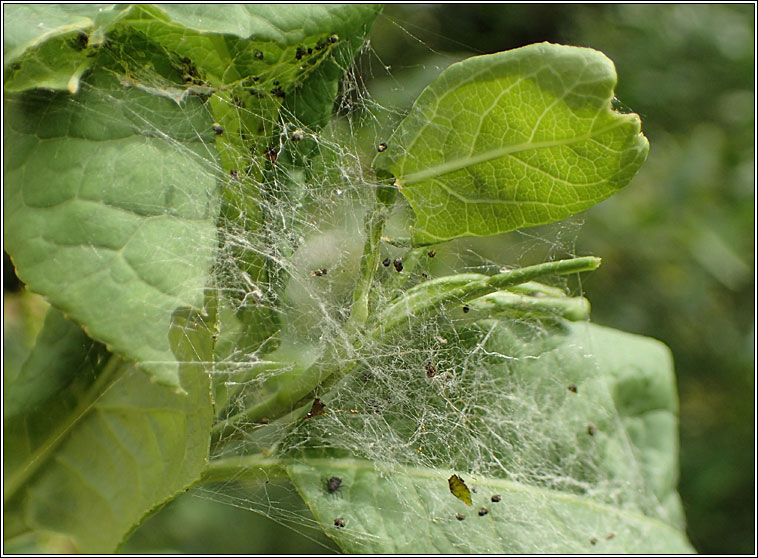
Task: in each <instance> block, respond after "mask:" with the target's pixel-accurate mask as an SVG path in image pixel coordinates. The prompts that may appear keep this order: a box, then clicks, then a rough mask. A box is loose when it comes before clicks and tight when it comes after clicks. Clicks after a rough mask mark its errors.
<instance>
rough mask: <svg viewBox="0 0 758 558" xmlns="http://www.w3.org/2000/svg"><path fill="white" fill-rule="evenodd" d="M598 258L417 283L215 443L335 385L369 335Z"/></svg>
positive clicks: (594, 263)
mask: <svg viewBox="0 0 758 558" xmlns="http://www.w3.org/2000/svg"><path fill="white" fill-rule="evenodd" d="M600 261H601V260H600V258H595V257H591V256H588V257H583V258H575V259H572V260H559V261H555V262H547V263H544V264H539V265H533V266H530V267H524V268H521V269H514V270H512V271H508V272H505V273H501V274H499V275H494V276H487V275H482V274H479V273H466V274H460V275H451V276H448V277H441V278H439V279H433V280H431V281H427V282H425V283H421V284H419V285H416V286H415V287H413V288H412V289H409V290H408V292H407V293H406V294H405V296H403V297H402V298H401V299H400V300H398V301H397V302H395V303H394V304H392V305H391V306H389V307H388V308H387V309H385V310H384V311H382V312H381V313H379V314H378V315H377V316H376V317H375V318H373V319H372V323H376V324H378V325H376V326H375V327H374V328H373V329H371V330H369V331H368V332H367V333H365V334H361V333H359V332H355V333H354V334H353V335H352V336H351V338H352V339H351V342H350V343H346V344H340V345H337V346H333V347H332V348H331V349H332V350H331V352H330V354H328V355H325V357H323V358H322V360H320V361H319V362H317V363H316V364H314V365H313V366H311V367H309V368H308V369H306V370H304V371H303V372H302V373H300V374H293V375H290V376H289V377H288V378H287V379H286V380H284V381H283V382H282V384H281V385H280V386H279V388H278V389H277V391H276V392H275V393H274V394H273V395H272V396H271V397H269V398H268V399H266V400H264V401H261V402H260V403H258V404H257V405H254V406H253V407H250V408H248V409H246V410H245V411H243V412H242V413H239V414H237V415H235V416H233V417H230V418H229V419H227V420H226V421H224V422H220V423H218V424H216V425H215V426H214V427H213V430H212V440H213V442H214V443H216V442H218V441H219V440H220V439H222V438H223V437H225V436H230V435H233V434H235V433H237V432H239V431H240V429H239V427H238V426H237V425H238V424H239V423H240V422H260V421H261V419H263V418H264V417H265V418H267V419H268V420H272V419H275V418H278V417H280V416H282V415H284V414H286V413H289V412H291V411H292V410H293V409H294V408H295V407H296V406H298V405H300V404H303V403H304V402H305V401H307V399H308V398H310V397H313V394H314V392H315V390H316V389H317V388H319V387H325V386H327V385H331V384H333V383H334V382H336V381H337V380H339V379H340V378H341V377H342V376H344V375H345V374H346V373H348V372H349V371H350V370H352V369H353V368H355V366H356V364H357V362H359V361H360V359H356V357H355V353H356V352H360V350H361V347H362V346H363V345H364V344H365V340H369V341H373V340H377V339H387V338H388V337H389V336H390V335H391V334H392V335H396V334H398V333H400V332H401V331H403V330H404V329H405V327H407V326H410V325H411V323H413V322H415V321H417V320H418V319H419V318H420V317H422V316H428V315H432V314H434V313H437V312H440V311H441V310H442V309H443V308H444V307H445V306H447V305H450V304H462V303H465V302H467V301H469V300H472V299H475V298H478V297H481V296H484V295H486V294H489V293H492V292H495V291H498V290H500V289H506V288H508V287H511V286H513V285H517V284H519V283H524V282H527V281H531V280H533V279H536V278H538V277H542V276H544V275H551V274H559V275H563V274H568V273H577V272H580V271H592V270H594V269H597V268H598V266H599V265H600ZM364 335H365V338H364ZM364 339H365V340H364ZM327 380H328V382H327Z"/></svg>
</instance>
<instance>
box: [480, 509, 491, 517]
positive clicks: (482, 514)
mask: <svg viewBox="0 0 758 558" xmlns="http://www.w3.org/2000/svg"><path fill="white" fill-rule="evenodd" d="M488 513H490V510H488V509H487V508H479V517H482V516H484V515H487V514H488Z"/></svg>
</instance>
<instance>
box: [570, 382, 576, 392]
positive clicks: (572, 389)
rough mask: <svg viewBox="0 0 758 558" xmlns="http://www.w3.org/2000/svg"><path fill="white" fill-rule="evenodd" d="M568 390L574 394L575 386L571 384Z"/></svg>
mask: <svg viewBox="0 0 758 558" xmlns="http://www.w3.org/2000/svg"><path fill="white" fill-rule="evenodd" d="M568 389H569V391H570V392H571V393H576V386H575V385H574V384H571V385H570V386H569V388H568Z"/></svg>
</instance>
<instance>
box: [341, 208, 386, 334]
mask: <svg viewBox="0 0 758 558" xmlns="http://www.w3.org/2000/svg"><path fill="white" fill-rule="evenodd" d="M386 220H387V212H386V209H385V208H384V207H381V209H378V210H377V211H376V212H374V213H372V214H371V216H370V217H368V219H367V223H366V243H365V244H364V247H363V257H362V258H361V268H360V272H359V276H358V284H357V285H356V286H355V291H354V292H353V307H352V309H351V311H350V322H349V326H348V327H353V328H354V327H360V326H363V325H364V324H365V323H366V320H367V319H368V301H369V293H370V292H371V284H372V283H373V281H374V274H375V273H376V269H377V267H378V266H379V256H380V251H379V247H380V242H381V238H382V232H383V231H384V223H385V222H386Z"/></svg>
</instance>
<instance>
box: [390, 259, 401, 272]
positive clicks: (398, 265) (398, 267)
mask: <svg viewBox="0 0 758 558" xmlns="http://www.w3.org/2000/svg"><path fill="white" fill-rule="evenodd" d="M392 265H394V266H395V271H397V272H398V273H400V272H401V271H403V260H401V259H400V258H397V259H395V261H394V262H392Z"/></svg>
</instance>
